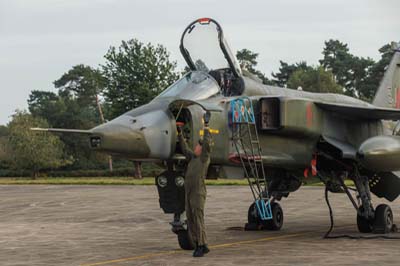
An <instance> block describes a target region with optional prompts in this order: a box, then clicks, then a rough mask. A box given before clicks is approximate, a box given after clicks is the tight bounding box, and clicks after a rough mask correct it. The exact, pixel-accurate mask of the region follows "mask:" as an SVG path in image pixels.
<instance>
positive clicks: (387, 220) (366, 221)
mask: <svg viewBox="0 0 400 266" xmlns="http://www.w3.org/2000/svg"><path fill="white" fill-rule="evenodd" d="M344 177H346V176H343V177H338V179H339V182H340V183H341V186H342V187H343V189H344V191H345V192H346V194H347V196H348V197H349V199H350V201H351V202H352V204H353V206H354V208H355V209H356V210H357V227H358V231H360V233H375V234H387V233H390V232H393V231H395V230H396V226H395V225H394V223H393V212H392V210H391V208H390V207H389V206H388V205H386V204H380V205H378V206H377V207H376V208H374V207H373V205H372V202H371V192H370V188H369V182H368V177H367V176H362V175H360V173H359V171H358V169H357V168H356V170H355V172H354V176H353V178H352V179H353V181H354V184H355V186H356V191H357V194H358V195H357V199H358V203H357V202H356V201H355V200H354V198H353V195H352V194H351V193H350V191H349V188H348V187H347V186H346V184H345V183H344Z"/></svg>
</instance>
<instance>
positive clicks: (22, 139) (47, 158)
mask: <svg viewBox="0 0 400 266" xmlns="http://www.w3.org/2000/svg"><path fill="white" fill-rule="evenodd" d="M31 127H48V124H47V122H46V121H45V120H44V119H41V118H38V117H33V116H32V115H30V114H28V113H27V112H23V111H17V113H16V114H14V115H13V116H12V120H11V122H10V123H9V124H8V128H9V136H8V145H9V148H10V151H11V153H10V164H11V166H12V167H13V168H14V169H23V170H29V171H31V172H32V176H34V177H36V176H37V174H38V173H39V171H40V170H43V169H55V168H59V167H61V166H64V165H66V164H68V163H69V161H68V160H66V159H65V158H64V154H63V144H62V142H61V141H60V139H59V138H58V137H57V136H54V135H51V134H46V133H37V132H33V131H31V130H30V128H31Z"/></svg>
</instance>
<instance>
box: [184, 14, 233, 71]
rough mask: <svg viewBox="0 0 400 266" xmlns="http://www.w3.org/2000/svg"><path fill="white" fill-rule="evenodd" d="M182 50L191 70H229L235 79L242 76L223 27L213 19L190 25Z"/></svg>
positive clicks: (204, 19) (185, 34) (202, 19)
mask: <svg viewBox="0 0 400 266" xmlns="http://www.w3.org/2000/svg"><path fill="white" fill-rule="evenodd" d="M180 49H181V53H182V55H183V57H184V58H185V60H186V63H187V64H188V66H189V67H190V69H191V70H198V71H205V72H210V71H215V70H221V69H229V70H230V72H231V73H232V74H233V75H234V76H235V77H239V76H241V70H240V66H239V64H238V63H237V59H236V57H235V55H234V54H233V53H232V51H231V49H230V48H229V45H228V44H227V42H226V40H225V38H224V35H223V31H222V28H221V26H220V25H219V24H218V22H216V21H215V20H213V19H211V18H201V19H198V20H196V21H194V22H192V23H191V24H189V26H188V27H187V28H186V29H185V31H184V32H183V34H182V38H181V45H180Z"/></svg>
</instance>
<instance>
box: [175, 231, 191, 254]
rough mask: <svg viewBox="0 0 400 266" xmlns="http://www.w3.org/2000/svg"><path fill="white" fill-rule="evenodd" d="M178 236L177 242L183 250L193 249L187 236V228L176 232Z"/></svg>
mask: <svg viewBox="0 0 400 266" xmlns="http://www.w3.org/2000/svg"><path fill="white" fill-rule="evenodd" d="M176 234H177V236H178V244H179V246H180V248H181V249H183V250H193V249H194V244H193V242H192V240H191V238H190V236H189V232H188V231H187V230H180V231H178V232H177V233H176Z"/></svg>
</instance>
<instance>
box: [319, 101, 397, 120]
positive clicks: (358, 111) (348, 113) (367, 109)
mask: <svg viewBox="0 0 400 266" xmlns="http://www.w3.org/2000/svg"><path fill="white" fill-rule="evenodd" d="M315 105H317V106H319V107H321V108H322V109H325V110H328V111H331V112H334V113H337V114H340V115H343V116H345V117H347V118H349V119H358V118H361V119H371V120H376V119H384V120H400V110H399V109H393V108H382V107H377V106H351V105H346V104H333V103H324V102H315Z"/></svg>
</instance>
